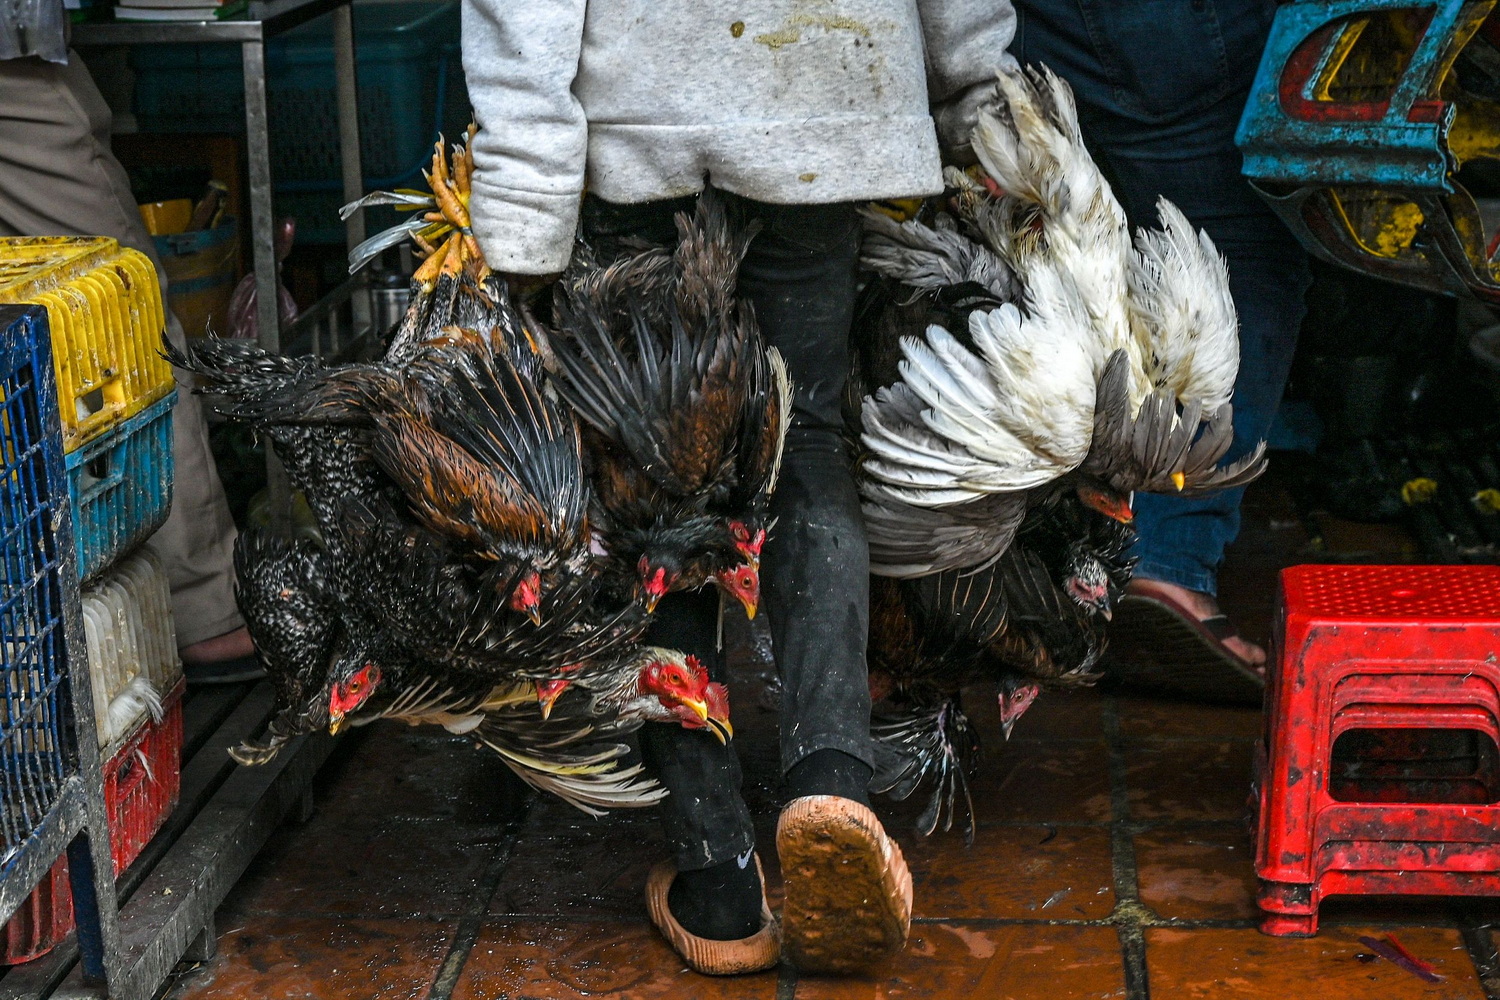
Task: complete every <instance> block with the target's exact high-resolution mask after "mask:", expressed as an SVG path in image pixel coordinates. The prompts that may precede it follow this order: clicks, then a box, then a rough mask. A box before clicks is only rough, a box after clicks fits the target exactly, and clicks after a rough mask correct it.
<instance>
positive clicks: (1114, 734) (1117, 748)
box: [1101, 697, 1153, 1000]
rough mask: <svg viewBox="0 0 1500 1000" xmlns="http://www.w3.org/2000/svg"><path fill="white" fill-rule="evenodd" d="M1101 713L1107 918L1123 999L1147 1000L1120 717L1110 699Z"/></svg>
mask: <svg viewBox="0 0 1500 1000" xmlns="http://www.w3.org/2000/svg"><path fill="white" fill-rule="evenodd" d="M1101 714H1102V716H1103V722H1104V737H1105V745H1106V747H1107V748H1108V750H1109V804H1110V818H1111V820H1112V822H1111V823H1110V861H1111V868H1112V870H1113V875H1114V887H1115V910H1114V913H1112V914H1111V915H1110V916H1111V919H1112V920H1113V922H1114V924H1115V926H1116V930H1117V932H1118V933H1119V935H1120V956H1121V959H1122V960H1123V961H1124V963H1125V997H1126V1000H1150V997H1151V988H1150V984H1149V981H1148V979H1147V976H1146V937H1145V934H1144V933H1143V932H1142V930H1141V925H1142V923H1143V921H1144V920H1149V919H1151V918H1152V916H1153V914H1152V913H1151V911H1150V910H1148V909H1147V908H1146V907H1145V906H1143V905H1142V904H1141V898H1140V881H1139V878H1138V877H1137V874H1136V866H1135V837H1134V834H1133V832H1132V827H1131V823H1130V793H1129V788H1128V786H1127V784H1126V780H1125V753H1124V751H1123V749H1122V748H1121V743H1122V740H1121V737H1120V714H1119V711H1118V708H1117V703H1116V701H1115V699H1114V698H1113V697H1107V698H1105V699H1104V704H1103V706H1102V713H1101Z"/></svg>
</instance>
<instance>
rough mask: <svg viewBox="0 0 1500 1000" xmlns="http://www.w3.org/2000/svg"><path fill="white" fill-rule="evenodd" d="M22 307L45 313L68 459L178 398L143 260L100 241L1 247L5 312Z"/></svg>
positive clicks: (156, 293) (152, 281)
mask: <svg viewBox="0 0 1500 1000" xmlns="http://www.w3.org/2000/svg"><path fill="white" fill-rule="evenodd" d="M23 302H24V303H31V302H35V303H40V304H41V305H44V306H46V307H47V319H48V322H49V323H50V324H51V327H52V358H53V365H54V367H55V368H56V369H57V403H58V411H59V413H60V414H61V415H62V425H63V450H64V451H72V450H74V449H75V448H77V447H79V446H80V445H82V444H84V443H86V442H87V441H89V440H91V439H93V438H95V437H97V436H98V435H99V434H101V433H103V432H104V431H105V430H108V429H109V428H110V427H113V426H114V425H115V424H117V423H118V422H120V421H121V420H124V419H125V418H127V417H130V416H133V415H134V414H136V413H139V412H140V411H141V410H144V409H145V408H146V407H148V406H150V405H151V404H152V403H154V402H156V401H157V400H159V399H161V398H162V397H163V396H165V395H166V394H167V393H169V392H171V391H172V388H173V379H172V366H171V365H169V364H167V362H166V359H164V358H163V357H162V356H161V336H162V330H163V329H164V321H165V314H164V313H163V312H162V301H161V285H160V284H159V283H158V282H157V280H156V269H155V268H153V267H152V266H151V261H150V260H149V259H148V258H147V257H146V256H145V254H142V253H140V252H139V251H136V250H131V249H130V248H128V247H122V246H120V244H119V243H117V242H116V241H115V240H112V239H109V238H107V237H103V236H23V237H15V238H0V303H23Z"/></svg>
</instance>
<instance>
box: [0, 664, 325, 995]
mask: <svg viewBox="0 0 1500 1000" xmlns="http://www.w3.org/2000/svg"><path fill="white" fill-rule="evenodd" d="M273 702H274V696H273V694H272V692H271V688H270V685H269V684H266V683H264V682H263V683H261V684H258V685H256V686H255V687H254V688H252V689H250V690H249V693H248V694H246V693H245V689H243V688H221V689H218V690H214V691H209V692H205V693H201V694H195V695H194V696H193V697H192V698H190V699H189V701H188V704H187V706H186V712H185V723H184V748H185V750H186V751H187V752H188V754H189V756H188V758H187V759H186V761H185V762H184V765H183V769H182V796H181V802H180V804H179V805H178V807H177V810H176V811H175V812H174V813H173V814H172V816H171V817H170V818H169V819H168V821H167V825H166V826H165V827H163V829H162V831H161V832H160V833H159V834H157V836H156V838H155V839H154V840H153V841H152V842H151V844H150V845H149V846H148V847H147V848H146V851H145V853H144V854H142V855H141V857H140V859H139V860H138V861H137V862H136V863H135V864H134V865H132V866H131V867H130V869H129V870H128V871H126V872H125V873H124V874H123V875H122V876H121V877H120V880H119V881H118V883H117V884H116V891H117V893H118V895H119V899H120V908H119V911H118V915H117V917H116V921H115V923H116V926H117V927H118V930H119V939H120V942H121V948H120V951H119V953H118V954H117V955H115V956H113V958H114V959H115V963H112V964H116V965H117V967H118V969H119V973H118V975H119V978H118V983H119V985H118V986H116V987H115V989H114V991H113V992H111V993H110V994H109V995H110V997H111V1000H150V998H151V997H152V996H154V995H155V994H156V992H157V990H158V989H159V988H160V986H161V984H162V983H163V982H165V981H166V978H167V976H168V974H169V973H170V972H171V971H172V969H173V967H174V966H175V965H176V964H177V963H178V962H179V961H181V960H182V959H184V958H187V959H190V960H205V959H207V958H209V957H211V956H212V954H213V948H214V939H215V929H214V911H215V910H216V909H217V908H218V907H219V904H220V903H222V902H223V901H224V898H225V897H226V896H227V895H228V894H229V891H230V889H232V888H233V887H234V884H235V882H236V881H238V880H239V878H240V876H241V875H243V874H244V871H245V869H246V868H247V867H249V865H250V862H251V861H252V860H253V859H254V857H255V855H256V854H257V853H259V851H260V849H261V848H262V847H263V846H264V845H265V842H266V840H267V839H269V837H270V836H271V834H272V833H273V832H274V831H275V829H276V827H277V826H279V825H280V824H281V822H282V821H283V820H284V819H286V818H287V817H288V816H299V815H300V816H303V817H305V816H307V815H309V814H310V812H311V807H312V800H311V784H312V779H313V776H314V775H315V774H316V773H317V771H318V768H319V767H321V766H322V764H323V762H324V761H325V760H326V759H327V757H328V754H329V752H330V751H331V750H332V748H333V743H334V741H333V738H332V737H330V736H328V735H327V734H321V733H320V734H318V735H315V736H311V737H303V738H302V739H300V740H297V741H296V742H294V743H292V744H289V745H288V746H286V747H285V748H283V750H282V752H281V753H280V754H279V755H277V757H276V759H275V760H274V761H272V762H271V763H269V764H266V765H264V766H261V767H240V766H239V765H237V764H235V763H234V761H233V760H231V759H230V757H229V754H228V752H227V751H228V749H229V748H230V747H232V746H234V745H235V744H237V743H240V742H242V741H243V740H245V739H247V738H250V737H252V736H256V735H258V734H259V733H260V732H261V730H263V729H264V728H265V724H266V721H267V720H268V719H269V718H270V716H271V711H272V706H273ZM49 863H50V862H49ZM93 989H94V988H93V987H90V986H89V985H87V984H86V983H85V982H84V979H83V974H82V969H81V968H79V965H78V946H77V942H76V940H75V939H74V938H72V937H70V938H68V940H67V941H66V942H64V943H63V944H62V945H61V946H59V947H58V948H57V949H55V950H54V951H53V952H51V953H50V954H48V955H46V956H44V957H42V958H40V959H38V960H36V961H34V962H29V963H27V964H26V965H22V966H17V967H16V968H14V969H12V970H11V971H10V973H9V974H8V975H6V976H4V977H0V1000H47V998H59V1000H60V998H62V997H67V998H69V1000H74V998H77V997H87V996H98V995H100V994H98V993H95V992H91V991H92V990H93Z"/></svg>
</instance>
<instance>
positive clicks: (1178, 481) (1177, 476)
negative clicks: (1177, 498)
mask: <svg viewBox="0 0 1500 1000" xmlns="http://www.w3.org/2000/svg"><path fill="white" fill-rule="evenodd" d="M1172 485H1173V486H1175V487H1177V492H1179V493H1181V492H1182V491H1183V488H1184V487H1186V486H1187V476H1186V475H1184V474H1183V473H1182V472H1180V471H1179V472H1174V473H1172Z"/></svg>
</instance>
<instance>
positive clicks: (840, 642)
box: [584, 198, 873, 871]
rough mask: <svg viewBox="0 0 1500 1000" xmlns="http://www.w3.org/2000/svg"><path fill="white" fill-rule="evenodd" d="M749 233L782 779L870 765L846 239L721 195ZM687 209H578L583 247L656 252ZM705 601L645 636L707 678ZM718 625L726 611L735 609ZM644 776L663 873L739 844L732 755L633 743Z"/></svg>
mask: <svg viewBox="0 0 1500 1000" xmlns="http://www.w3.org/2000/svg"><path fill="white" fill-rule="evenodd" d="M730 201H731V202H732V203H733V205H734V207H735V208H736V209H737V210H740V211H743V212H744V214H745V215H747V216H748V217H749V218H752V219H755V220H758V221H759V222H760V224H761V231H760V233H759V235H757V236H756V237H755V240H754V241H753V242H752V243H751V244H750V250H749V253H748V254H747V255H746V257H745V260H744V263H743V264H742V265H741V267H740V277H739V291H740V294H741V295H742V296H744V297H745V298H747V299H748V300H749V301H750V302H751V303H752V304H753V305H754V307H755V315H756V318H757V319H758V320H759V322H760V329H761V333H762V334H763V335H764V337H765V339H766V341H767V343H769V344H771V345H773V346H774V347H776V348H777V350H779V351H780V352H781V354H782V356H783V357H784V358H785V359H786V363H787V368H788V369H789V371H790V373H791V377H792V383H793V386H794V399H793V407H792V427H791V431H790V432H789V433H788V435H787V442H786V455H785V459H784V461H783V463H782V468H781V480H780V482H779V484H778V485H777V488H776V494H775V496H774V498H773V500H772V502H771V516H772V517H774V518H775V519H776V524H775V528H774V529H773V530H772V531H771V534H770V538H769V539H768V540H767V542H766V546H765V551H764V555H763V558H762V563H761V587H762V591H763V595H762V596H763V601H762V605H763V607H764V608H765V610H766V613H767V615H768V616H769V618H770V625H771V638H772V644H773V648H774V649H775V653H776V665H777V669H778V670H779V672H780V674H781V682H782V702H781V766H782V769H783V771H786V770H790V769H791V767H792V765H794V764H796V763H797V762H798V761H800V760H802V759H803V758H804V757H806V756H808V755H809V754H811V753H813V752H814V751H816V750H822V749H828V748H831V749H835V750H841V751H843V752H844V753H847V754H849V755H850V756H853V757H857V758H858V759H860V760H862V761H864V762H866V763H871V762H872V761H873V754H872V748H871V743H870V697H869V692H868V688H867V686H866V680H865V638H866V634H867V632H868V627H869V593H870V591H869V572H870V565H869V551H868V549H867V547H866V544H865V529H864V520H863V519H862V517H861V516H860V510H859V494H858V492H857V491H856V490H855V487H854V479H853V476H852V474H851V471H850V465H849V456H848V454H847V453H846V449H845V448H844V444H843V437H842V434H843V430H842V428H843V418H842V415H841V404H842V400H843V394H844V383H845V380H846V379H847V377H848V374H849V347H848V341H849V324H850V321H851V319H852V313H853V308H854V284H855V267H856V262H857V259H858V253H859V236H860V226H859V222H858V218H857V217H856V215H855V213H854V208H853V206H851V205H768V204H763V203H760V202H753V201H748V200H746V199H740V198H731V199H730ZM679 211H692V199H690V198H689V199H675V200H672V201H660V202H650V203H646V204H640V205H614V204H608V203H605V202H602V201H599V200H598V199H596V198H590V199H588V201H587V202H586V203H585V206H584V231H585V232H586V233H587V234H588V235H589V236H591V237H595V238H597V237H600V236H615V235H624V234H634V235H638V236H642V237H644V238H646V239H648V240H650V241H652V242H656V243H667V242H670V241H671V240H672V239H673V238H674V235H675V229H674V227H673V222H672V217H673V214H674V213H676V212H679ZM717 611H718V596H717V594H716V593H714V592H713V591H712V590H711V589H709V588H704V590H702V591H699V592H698V593H693V594H673V595H670V596H669V597H668V598H667V599H666V600H664V601H662V603H661V605H660V606H659V607H658V609H657V613H656V621H655V623H654V624H653V626H652V629H651V632H650V633H649V635H648V639H649V640H650V641H651V642H654V643H657V644H659V645H664V646H671V647H675V648H678V649H681V650H683V651H684V652H689V653H694V654H696V655H697V656H699V657H700V658H701V659H702V660H703V661H704V663H706V664H710V665H711V668H710V669H711V670H713V671H714V672H715V673H716V674H717V675H718V676H719V677H720V679H722V671H723V666H722V663H721V658H720V656H719V655H718V653H717V651H716V650H715V642H716V627H715V626H716V623H717V618H716V615H717ZM725 613H726V614H739V613H740V611H739V608H738V606H737V605H731V606H730V607H728V608H726V609H725ZM641 750H642V753H643V755H644V757H645V761H646V765H647V767H648V768H649V769H650V770H651V771H652V772H653V773H654V774H655V775H656V776H657V778H658V779H659V780H660V781H661V782H662V784H663V785H664V786H665V787H666V788H667V789H668V790H669V791H670V792H671V794H670V795H669V796H668V797H667V799H666V801H665V803H664V804H663V806H662V825H663V827H664V829H665V831H666V836H667V841H668V843H669V844H670V846H671V848H672V851H673V854H674V856H675V858H676V861H677V867H678V870H679V871H690V870H694V869H699V868H707V867H709V866H710V865H714V864H718V863H719V862H722V861H727V860H729V859H730V858H732V857H736V856H739V855H742V854H743V853H744V852H745V851H747V850H749V849H750V847H751V846H753V844H754V841H755V834H754V830H753V828H752V825H751V820H750V813H749V810H748V809H746V807H745V804H744V801H743V799H742V798H741V797H740V766H739V759H738V757H737V755H736V753H735V750H734V747H733V745H732V744H731V745H730V746H727V747H726V746H721V745H720V744H719V743H718V741H717V740H715V739H714V738H713V737H712V736H711V735H709V734H707V733H704V732H701V731H698V732H692V731H688V730H684V729H682V728H681V727H680V726H675V725H663V724H648V725H646V726H645V727H644V728H643V729H642V731H641Z"/></svg>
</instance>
